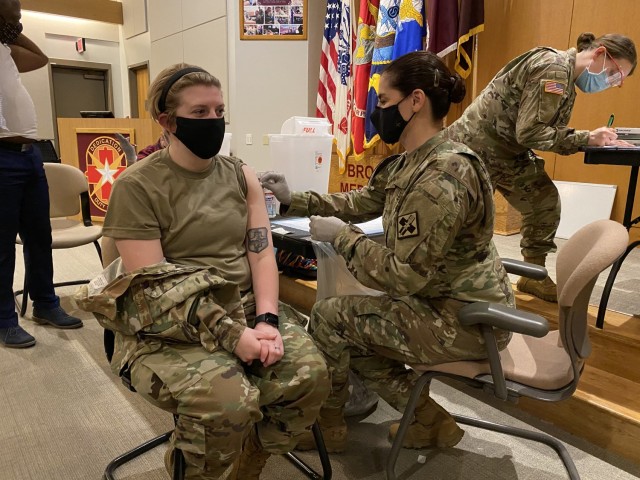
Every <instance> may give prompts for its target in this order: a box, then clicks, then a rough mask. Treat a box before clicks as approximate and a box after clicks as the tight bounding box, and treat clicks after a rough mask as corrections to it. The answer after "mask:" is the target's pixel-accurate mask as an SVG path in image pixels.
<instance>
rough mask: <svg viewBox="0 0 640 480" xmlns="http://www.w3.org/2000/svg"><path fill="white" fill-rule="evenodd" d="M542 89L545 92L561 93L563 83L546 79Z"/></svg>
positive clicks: (562, 91)
mask: <svg viewBox="0 0 640 480" xmlns="http://www.w3.org/2000/svg"><path fill="white" fill-rule="evenodd" d="M544 91H545V92H546V93H555V94H556V95H562V94H563V93H564V84H562V83H559V82H553V81H550V80H547V81H546V82H544Z"/></svg>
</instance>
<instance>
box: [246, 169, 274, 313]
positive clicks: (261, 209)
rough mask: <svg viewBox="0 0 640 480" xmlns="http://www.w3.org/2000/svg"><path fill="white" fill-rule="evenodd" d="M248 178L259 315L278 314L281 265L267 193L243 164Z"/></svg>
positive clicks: (249, 242)
mask: <svg viewBox="0 0 640 480" xmlns="http://www.w3.org/2000/svg"><path fill="white" fill-rule="evenodd" d="M243 171H244V175H245V178H246V181H247V205H248V212H249V213H248V220H247V256H248V259H249V265H250V267H251V281H252V284H253V292H254V294H255V296H256V315H259V314H261V313H266V312H271V313H276V314H277V313H278V294H279V291H278V267H277V266H276V258H275V255H274V254H273V240H272V239H271V228H270V225H269V217H268V216H267V209H266V206H265V203H264V194H263V192H262V187H261V186H260V182H259V181H258V177H257V176H256V174H255V172H253V170H252V169H251V168H250V167H248V166H246V165H245V166H244V167H243Z"/></svg>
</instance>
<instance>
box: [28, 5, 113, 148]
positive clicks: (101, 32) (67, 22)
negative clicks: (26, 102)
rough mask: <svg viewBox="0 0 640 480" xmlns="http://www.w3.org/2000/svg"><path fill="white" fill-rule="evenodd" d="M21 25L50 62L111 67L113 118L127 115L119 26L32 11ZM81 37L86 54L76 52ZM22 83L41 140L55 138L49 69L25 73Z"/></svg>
mask: <svg viewBox="0 0 640 480" xmlns="http://www.w3.org/2000/svg"><path fill="white" fill-rule="evenodd" d="M22 23H23V25H24V34H25V35H26V36H27V37H29V38H30V39H31V40H33V41H34V42H35V43H36V44H37V45H38V47H40V49H41V50H42V51H43V52H44V53H45V54H46V55H47V56H48V57H50V58H58V59H63V60H73V61H79V62H95V63H106V64H109V65H111V74H112V81H113V104H114V114H115V115H116V116H123V115H124V109H123V105H124V102H123V87H122V85H123V84H122V81H121V73H120V66H121V58H120V43H119V40H120V33H119V27H118V25H115V24H109V23H103V22H96V21H93V20H81V19H75V18H69V17H62V16H59V15H50V14H46V13H36V12H30V11H23V12H22ZM78 37H85V38H86V46H87V50H86V52H84V53H83V54H80V53H78V52H76V48H75V41H76V39H77V38H78ZM22 81H23V83H24V85H25V87H26V88H27V90H28V91H29V94H30V95H31V98H32V99H33V102H34V104H35V106H36V114H37V116H38V135H39V136H40V137H41V138H54V125H55V118H54V117H53V106H52V105H53V102H52V98H51V90H50V88H49V85H50V84H51V79H50V70H49V68H46V67H45V68H41V69H38V70H35V71H33V72H29V73H25V74H23V75H22Z"/></svg>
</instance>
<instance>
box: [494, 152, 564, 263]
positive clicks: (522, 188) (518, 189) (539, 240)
mask: <svg viewBox="0 0 640 480" xmlns="http://www.w3.org/2000/svg"><path fill="white" fill-rule="evenodd" d="M487 168H488V170H489V173H490V175H491V181H492V183H493V186H494V188H495V189H496V190H498V191H499V192H500V193H502V195H504V198H505V199H506V200H507V202H509V204H510V205H511V206H512V207H513V208H515V209H516V210H517V211H518V212H520V213H521V214H522V226H521V227H520V233H521V234H522V240H521V241H520V248H521V249H522V255H523V256H525V257H538V256H541V255H546V254H547V253H550V252H555V251H556V244H555V243H554V241H553V239H554V237H555V236H556V231H557V230H558V224H559V223H560V195H559V194H558V189H557V188H556V186H555V185H554V184H553V181H552V180H551V178H549V175H547V173H546V172H545V170H544V160H543V159H542V158H540V157H538V156H537V155H535V154H533V152H530V153H529V154H524V155H522V158H518V159H509V160H502V161H500V160H495V159H493V160H492V162H491V164H487Z"/></svg>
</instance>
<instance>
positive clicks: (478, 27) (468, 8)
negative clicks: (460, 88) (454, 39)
mask: <svg viewBox="0 0 640 480" xmlns="http://www.w3.org/2000/svg"><path fill="white" fill-rule="evenodd" d="M483 30H484V0H460V12H459V20H458V49H457V55H456V63H455V69H456V72H458V73H459V74H460V76H461V77H462V78H467V77H468V76H469V74H470V73H471V68H472V66H473V61H472V60H471V58H472V56H473V42H472V41H471V37H472V36H474V35H475V34H477V33H480V32H482V31H483Z"/></svg>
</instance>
